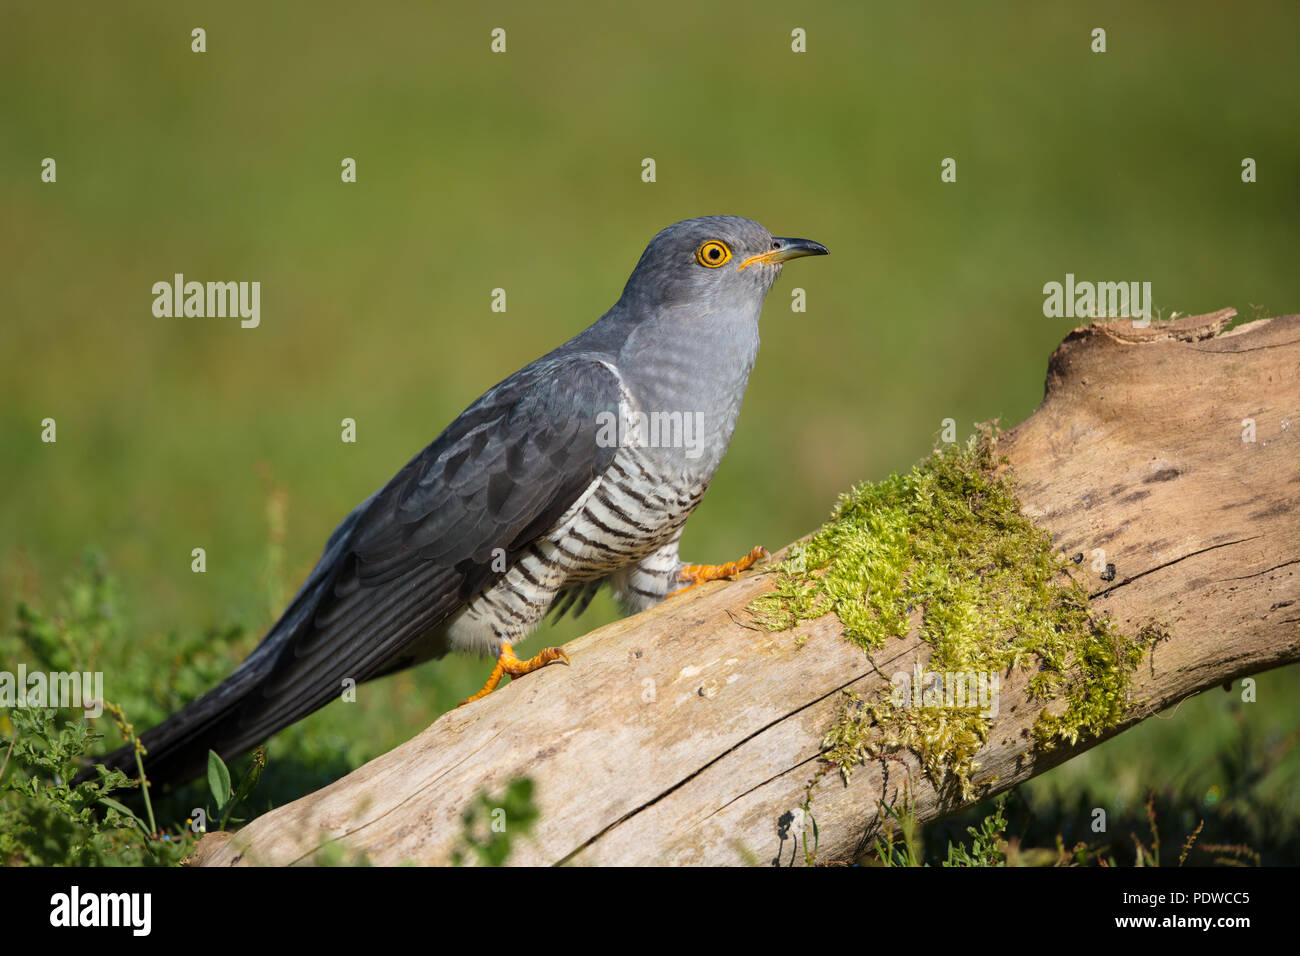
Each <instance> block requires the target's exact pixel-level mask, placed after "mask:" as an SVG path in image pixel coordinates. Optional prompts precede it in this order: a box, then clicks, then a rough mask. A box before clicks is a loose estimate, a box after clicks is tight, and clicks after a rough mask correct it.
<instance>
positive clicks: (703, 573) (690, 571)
mask: <svg viewBox="0 0 1300 956" xmlns="http://www.w3.org/2000/svg"><path fill="white" fill-rule="evenodd" d="M766 557H768V553H767V548H765V547H763V546H762V545H761V544H760V545H759V546H758V547H756V548H754V550H752V551H750V552H749V554H747V555H745V556H744V557H743V558H741V559H740V560H739V561H728V562H727V563H726V564H688V565H685V566H684V567H683V568H682V569H681V570H680V571H678V572H677V577H678V578H679V579H681V580H682V581H689V582H690V584H688V585H686V587H684V588H678V589H677V590H676V591H674V592H673V593H672V594H670V595H668V596H669V597H674V596H675V595H678V594H681V593H682V592H683V591H689V590H690V589H691V588H693V587H695V585H697V584H703V583H704V582H705V581H720V580H722V579H723V578H730V577H735V576H736V575H737V574H739V573H740V572H741V571H748V570H749V569H750V568H752V567H753V566H754V564H755V563H756V562H757V561H758V559H759V558H766Z"/></svg>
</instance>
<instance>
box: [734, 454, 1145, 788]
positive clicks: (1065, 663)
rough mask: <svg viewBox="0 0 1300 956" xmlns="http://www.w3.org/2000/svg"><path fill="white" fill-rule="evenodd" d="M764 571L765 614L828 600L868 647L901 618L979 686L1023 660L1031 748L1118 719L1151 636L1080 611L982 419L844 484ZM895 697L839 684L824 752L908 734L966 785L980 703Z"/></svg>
mask: <svg viewBox="0 0 1300 956" xmlns="http://www.w3.org/2000/svg"><path fill="white" fill-rule="evenodd" d="M774 570H775V573H776V574H777V585H776V588H775V590H774V591H772V592H771V593H770V594H767V595H764V596H762V597H760V598H758V599H757V600H755V601H754V603H753V604H752V605H751V610H752V612H753V613H754V615H755V617H756V618H757V619H758V621H759V622H760V623H762V624H764V625H765V626H766V627H768V628H770V629H773V630H783V629H786V628H789V627H793V626H794V625H795V624H797V623H798V622H800V621H803V620H807V619H811V618H815V617H820V616H822V615H824V614H827V613H834V614H835V615H836V616H837V617H838V618H839V620H840V622H841V623H842V624H843V626H844V633H845V635H846V636H847V637H848V638H849V639H850V640H852V641H854V642H855V643H856V644H858V645H859V646H860V647H861V648H862V649H863V650H864V651H866V652H868V654H869V653H870V652H871V651H874V650H876V649H878V648H880V647H881V646H883V645H884V643H885V641H886V640H888V639H889V638H891V637H904V636H906V635H907V634H909V633H911V632H912V631H914V630H915V631H916V632H917V633H919V635H920V637H921V639H922V640H924V641H925V642H926V643H927V644H929V645H930V649H931V650H930V659H929V661H928V664H927V665H926V671H927V672H928V673H929V674H934V673H939V674H951V673H960V674H967V675H973V674H980V675H985V676H986V677H987V679H988V681H989V684H990V687H991V688H992V687H995V686H996V685H995V684H994V682H1000V680H1001V677H1002V676H1005V675H1006V674H1008V673H1010V672H1011V671H1012V670H1013V669H1016V668H1021V669H1033V670H1036V673H1035V674H1034V676H1033V677H1032V678H1031V680H1030V683H1029V689H1030V694H1031V697H1032V698H1033V699H1035V700H1040V701H1049V702H1053V701H1054V702H1055V703H1053V704H1050V705H1049V706H1048V707H1047V708H1045V709H1044V711H1043V713H1042V714H1040V716H1039V718H1038V721H1037V723H1036V725H1035V727H1034V736H1035V740H1036V742H1037V744H1038V745H1039V746H1041V747H1043V748H1045V749H1046V748H1050V747H1052V746H1053V745H1054V744H1055V743H1056V742H1058V741H1061V740H1065V741H1069V742H1070V743H1074V742H1076V741H1077V740H1078V739H1079V737H1080V735H1083V734H1092V735H1098V734H1102V733H1104V732H1106V731H1107V730H1109V729H1111V728H1113V727H1115V726H1116V725H1117V724H1118V723H1119V722H1120V720H1121V719H1122V718H1123V716H1124V714H1125V711H1126V708H1127V707H1128V706H1129V699H1128V698H1129V689H1130V685H1131V680H1132V675H1133V672H1134V670H1135V669H1136V667H1137V665H1138V663H1139V661H1140V660H1141V659H1142V656H1143V654H1144V653H1145V649H1146V647H1147V646H1148V645H1149V643H1150V642H1151V641H1152V640H1153V637H1152V635H1151V634H1148V633H1146V632H1145V631H1144V633H1143V634H1141V635H1139V637H1138V639H1136V640H1134V639H1129V638H1127V637H1125V636H1124V635H1122V634H1120V633H1119V632H1118V631H1117V630H1116V629H1115V627H1114V626H1113V625H1112V623H1111V622H1110V621H1109V620H1108V619H1106V618H1104V617H1101V616H1100V615H1096V614H1093V613H1092V609H1091V607H1090V604H1089V600H1088V595H1087V593H1086V592H1085V591H1084V590H1083V588H1082V587H1081V586H1079V584H1077V583H1076V582H1074V581H1073V580H1071V579H1070V578H1069V576H1068V575H1067V574H1066V573H1065V571H1064V561H1063V559H1062V558H1061V557H1060V556H1058V555H1056V554H1054V553H1053V551H1052V547H1051V540H1050V538H1049V536H1048V534H1047V533H1046V532H1045V531H1043V530H1042V529H1040V528H1037V527H1035V526H1034V524H1033V523H1032V522H1031V521H1030V520H1029V519H1028V518H1026V517H1025V516H1024V515H1023V514H1021V511H1020V505H1019V501H1018V500H1017V498H1016V495H1015V491H1014V488H1013V482H1012V477H1011V474H1010V471H1009V469H1008V468H1006V467H1005V461H1000V460H998V458H997V456H996V435H995V433H994V432H993V431H992V430H991V429H987V430H984V431H981V432H980V433H979V434H977V435H975V436H973V437H972V438H971V440H970V441H969V442H968V443H967V444H966V445H965V446H964V447H963V446H960V445H952V446H948V447H945V448H941V449H939V450H937V451H935V452H934V453H932V454H931V455H930V457H929V458H927V459H926V460H925V461H923V462H921V463H920V464H919V465H917V466H916V467H914V468H913V469H912V470H911V471H910V472H908V473H906V474H899V475H893V476H891V477H889V478H886V479H885V480H884V481H880V482H875V483H868V484H863V485H860V486H858V487H856V488H854V489H853V490H852V491H851V492H849V493H848V494H847V495H844V496H842V497H841V498H840V500H839V503H838V504H837V505H836V507H835V509H834V511H833V513H832V515H831V520H830V521H829V522H828V523H827V524H825V525H823V526H822V527H821V528H820V529H818V530H817V531H816V532H814V533H813V534H812V535H811V537H809V538H808V539H807V540H806V541H805V542H803V543H802V544H801V545H799V546H796V548H794V549H792V550H791V553H790V554H789V555H788V556H787V558H786V559H785V560H784V561H783V562H781V563H780V564H779V565H777V566H776V567H775V568H774ZM918 668H919V665H918ZM905 683H906V684H908V685H911V684H912V682H911V681H907V682H905ZM915 686H916V687H917V688H920V687H921V686H922V680H921V675H920V673H919V670H918V673H917V675H916V681H915ZM909 689H910V687H909ZM949 693H951V690H949ZM903 696H904V697H906V696H907V695H903ZM899 698H900V693H899V689H894V688H891V689H889V690H882V691H880V692H879V693H878V694H876V695H875V696H874V697H872V698H869V699H862V698H860V697H858V696H857V695H855V694H852V693H846V694H845V695H844V697H843V698H842V702H841V703H842V706H841V709H840V713H839V716H838V718H837V719H836V721H835V723H834V724H833V725H832V727H831V728H830V730H829V731H828V733H827V735H826V739H825V746H826V748H827V759H829V760H830V761H831V762H832V763H834V764H835V765H836V766H837V767H839V768H840V770H841V772H842V773H843V775H844V777H845V778H846V780H847V778H848V776H849V773H850V772H851V769H852V767H853V766H855V765H856V764H858V763H860V762H862V761H864V760H865V759H867V758H868V757H874V756H879V755H881V754H884V753H889V752H892V751H895V750H899V749H909V750H912V751H914V752H915V753H916V754H917V755H918V756H919V757H920V759H921V762H922V765H923V766H924V768H925V771H926V773H927V774H928V775H929V776H930V777H931V779H932V780H933V781H934V782H935V783H936V785H937V786H951V787H954V788H955V789H956V791H957V792H958V793H959V794H960V796H961V798H962V799H967V800H968V799H971V798H972V797H973V795H974V794H973V787H972V785H971V775H972V774H973V773H974V771H975V770H976V769H977V767H978V765H977V764H976V763H975V755H976V753H977V752H978V751H979V749H980V748H981V747H982V746H983V745H984V743H985V741H986V740H987V738H988V733H989V729H990V727H991V726H992V716H993V715H992V714H991V713H989V708H987V707H985V708H981V707H980V706H978V705H976V706H953V701H952V700H951V699H949V701H948V706H931V705H930V704H931V699H930V698H929V696H928V695H926V697H925V700H924V703H925V706H908V705H907V704H908V701H906V700H905V701H904V702H902V703H900V700H899ZM961 703H962V701H961V700H960V699H959V700H958V701H957V704H959V705H960V704H961Z"/></svg>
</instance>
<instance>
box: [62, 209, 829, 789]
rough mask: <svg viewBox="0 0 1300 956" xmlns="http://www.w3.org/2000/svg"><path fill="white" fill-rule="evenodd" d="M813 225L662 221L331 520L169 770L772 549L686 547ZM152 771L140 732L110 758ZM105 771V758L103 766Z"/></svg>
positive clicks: (112, 763) (731, 570)
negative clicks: (604, 599)
mask: <svg viewBox="0 0 1300 956" xmlns="http://www.w3.org/2000/svg"><path fill="white" fill-rule="evenodd" d="M826 253H827V250H826V247H825V246H822V245H821V244H819V243H816V242H812V241H810V240H807V239H785V238H777V237H774V236H772V234H771V233H769V232H768V231H767V230H766V229H764V228H763V227H762V226H761V225H759V224H758V223H756V222H754V221H752V220H749V219H743V218H740V217H736V216H707V217H703V218H699V219H688V220H686V221H684V222H679V223H676V224H675V225H672V226H669V227H668V228H666V229H664V230H663V231H662V232H660V233H659V234H658V235H656V236H655V237H654V239H653V240H651V242H650V244H649V245H648V246H647V247H646V249H645V252H644V253H643V254H642V255H641V258H640V261H639V262H638V263H637V265H636V268H635V269H634V270H633V271H632V275H631V276H630V277H629V278H628V280H627V284H626V286H625V287H624V289H623V294H622V295H621V296H620V297H619V299H618V301H617V302H616V303H615V304H614V306H613V308H611V309H610V310H609V311H608V312H606V313H605V314H604V315H603V316H601V317H600V318H599V319H598V320H596V322H595V323H593V324H592V325H591V326H589V327H588V328H586V329H585V330H583V331H582V332H579V333H578V334H577V335H575V336H574V337H573V338H571V339H570V340H569V341H567V342H565V343H564V344H563V345H561V346H559V347H558V348H556V349H555V350H554V351H552V352H550V353H548V354H546V355H544V356H542V357H541V358H539V359H537V360H536V361H535V362H532V363H531V364H529V365H526V366H525V367H524V368H522V369H520V370H519V371H518V372H515V373H514V374H513V375H511V376H510V377H509V378H507V379H505V380H504V381H502V382H501V383H499V384H498V385H496V386H494V387H493V388H491V389H489V390H488V391H487V392H485V393H484V394H483V395H482V396H481V397H480V398H479V399H478V400H477V401H475V402H474V403H473V404H472V405H470V406H469V407H468V408H467V409H465V411H464V412H462V413H461V414H460V415H459V416H458V417H457V418H456V419H455V421H453V422H452V423H451V424H450V425H449V426H447V428H446V430H444V431H443V432H442V434H441V435H439V436H438V437H437V438H436V439H434V441H433V443H432V444H430V445H429V446H428V447H427V448H425V449H424V450H423V451H421V452H420V453H419V454H418V455H416V456H415V457H414V458H412V459H411V460H410V461H409V462H408V463H407V464H406V466H405V467H404V468H402V469H401V471H399V472H398V473H397V475H396V476H394V477H393V479H392V480H391V481H389V482H388V484H386V485H385V486H384V487H383V488H381V489H380V490H379V491H378V492H376V493H375V494H374V495H372V496H371V497H369V498H368V499H366V500H365V501H363V502H362V503H361V504H360V505H358V506H357V507H356V508H355V509H354V510H353V511H352V513H351V514H349V515H348V516H347V517H346V518H344V519H343V522H342V523H341V524H340V525H339V526H338V528H337V529H336V530H335V531H334V532H333V534H332V535H330V537H329V540H328V542H327V543H326V545H325V550H324V553H323V554H322V555H321V557H320V560H319V561H318V562H317V563H316V566H315V568H314V569H313V570H312V571H311V573H310V574H309V575H308V577H307V580H306V581H305V582H304V583H303V585H302V587H301V588H300V589H299V591H298V593H297V595H296V596H295V597H294V598H293V600H292V602H290V604H289V606H288V608H287V609H286V610H285V611H284V614H283V615H282V616H281V617H280V619H279V621H278V622H276V624H275V625H274V626H273V627H272V628H271V630H270V631H269V632H268V633H267V635H266V636H265V637H264V638H263V639H262V641H261V643H260V644H259V645H258V646H257V647H256V648H255V649H254V650H253V652H252V653H251V654H250V655H249V657H248V658H247V659H246V660H245V661H244V662H243V663H242V664H241V665H240V666H239V667H238V668H237V669H236V670H235V671H234V672H233V673H232V674H231V675H230V677H228V678H227V679H226V680H225V681H224V682H222V683H221V684H220V685H218V686H217V687H216V688H214V689H213V690H211V691H209V692H208V693H206V694H204V695H203V696H202V697H199V698H198V699H196V700H195V701H194V702H193V703H191V704H189V705H188V706H187V707H185V708H184V709H182V710H180V711H179V712H177V713H176V714H174V715H172V716H171V717H169V718H168V719H167V720H166V721H164V722H163V723H162V724H160V725H158V726H157V727H155V728H153V729H152V730H149V731H147V732H146V733H145V734H144V735H143V736H142V738H141V741H142V743H143V745H144V747H145V749H146V751H147V754H146V756H145V758H144V767H145V774H146V776H147V777H148V779H149V780H150V782H151V785H153V786H159V785H169V784H175V783H180V782H183V781H184V780H186V779H189V778H191V777H193V776H196V775H198V774H199V773H200V772H201V771H202V769H203V767H204V766H205V762H206V759H207V753H208V750H209V749H211V750H215V751H216V752H217V753H218V754H220V755H221V756H223V757H231V756H237V755H239V754H240V753H243V752H245V751H247V750H249V749H250V748H252V747H253V746H255V745H257V744H258V743H260V742H262V741H263V740H265V739H266V738H267V737H269V736H270V735H271V734H273V733H275V732H276V731H278V730H280V729H281V728H283V727H285V726H287V725H289V724H291V723H293V722H294V721H297V720H299V719H301V718H303V717H305V716H306V715H308V714H310V713H312V712H313V711H315V710H318V709H319V708H321V707H322V706H324V705H325V704H327V703H328V702H329V701H331V700H333V699H334V698H336V697H338V696H340V695H341V693H342V691H343V688H345V687H347V686H349V682H355V683H356V684H359V683H361V682H363V681H367V680H371V679H373V678H376V677H380V676H383V675H385V674H389V673H392V672H394V671H397V670H400V669H402V668H406V667H410V666H412V665H414V664H418V663H421V662H423V661H426V660H429V659H431V658H439V657H442V656H444V655H445V654H447V653H448V652H450V651H467V652H476V653H478V654H481V655H485V656H488V657H491V658H494V659H495V661H496V664H495V666H494V668H493V669H492V672H491V676H490V677H489V679H488V681H487V683H486V685H485V686H484V687H483V689H482V690H481V691H479V693H478V694H475V695H474V696H473V697H471V698H470V699H469V700H468V701H466V702H465V703H466V704H470V703H472V702H473V701H475V700H477V699H479V698H481V697H482V696H483V695H485V694H487V693H489V692H491V691H492V690H493V689H494V688H495V687H496V686H497V684H498V683H499V682H500V680H501V679H502V677H504V676H506V675H509V676H510V677H511V678H517V677H520V676H522V675H524V674H527V673H529V672H531V671H534V670H536V669H538V668H540V667H544V666H546V665H547V664H550V663H553V662H557V661H560V662H565V663H568V657H567V656H566V655H565V653H564V652H563V651H562V650H560V649H558V648H553V647H550V648H546V649H545V650H543V651H541V652H540V653H538V654H537V655H536V656H534V657H532V658H530V659H521V658H519V657H517V656H516V655H515V650H514V647H515V644H516V643H517V642H518V641H520V640H521V639H522V638H524V637H525V636H526V635H527V634H528V633H529V632H530V631H531V630H532V629H533V628H534V627H536V626H537V624H538V623H539V622H540V621H541V620H542V619H543V617H544V616H546V615H547V613H548V612H553V613H554V614H555V615H556V616H559V615H562V614H564V613H565V612H567V611H572V612H574V613H581V612H582V610H583V609H584V608H585V607H586V606H587V604H588V602H589V601H590V600H591V598H592V596H593V595H594V594H595V592H596V590H597V589H598V588H599V587H601V586H602V585H606V584H607V585H609V587H610V588H611V590H612V591H613V593H614V596H615V597H616V598H617V599H618V601H619V603H620V604H621V605H622V607H623V608H624V609H625V610H626V611H627V612H628V613H635V612H637V611H640V610H643V609H645V608H648V607H651V606H653V605H655V604H657V603H659V602H660V601H663V600H664V599H665V598H667V597H669V596H670V595H672V594H674V593H676V592H678V591H680V590H684V589H686V588H689V587H692V586H694V585H695V584H697V583H700V582H703V581H709V580H715V579H719V578H724V577H730V576H732V575H734V574H736V573H738V572H740V571H743V570H745V569H747V568H749V567H750V566H752V565H753V564H754V563H755V561H757V560H758V559H759V558H760V557H761V555H762V549H761V548H755V549H754V550H753V551H751V552H750V553H749V554H748V555H746V556H745V557H744V558H741V559H740V560H739V561H733V562H731V563H728V564H722V565H694V564H686V563H684V562H683V561H682V560H681V559H680V558H679V557H678V553H677V546H678V541H679V539H680V537H681V534H682V526H683V525H684V524H685V522H686V519H687V518H688V517H689V516H690V514H691V512H692V511H693V510H694V509H695V507H696V505H698V504H699V502H700V499H701V497H702V496H703V495H704V492H705V490H706V489H707V488H708V487H709V482H710V481H711V480H712V478H713V475H714V472H715V471H716V470H717V468H718V464H719V463H720V462H721V460H722V457H723V454H724V453H725V452H726V450H727V446H728V445H729V443H730V441H731V436H732V432H733V430H734V429H735V426H736V419H737V416H738V415H739V413H740V405H741V399H742V398H743V397H744V394H745V386H746V382H747V381H748V378H749V373H750V370H751V368H752V367H753V365H754V360H755V357H756V356H757V354H758V341H759V338H758V318H759V312H760V311H761V309H762V306H763V300H764V298H765V297H766V295H767V292H768V290H769V289H770V288H771V287H772V283H773V282H775V281H776V278H777V276H779V275H780V274H781V268H782V263H783V262H785V261H786V260H789V259H793V258H796V257H798V256H813V255H825V254H826ZM102 762H103V763H104V764H105V765H106V766H108V767H110V768H112V767H120V768H122V769H125V770H127V771H128V774H131V773H133V771H134V755H133V753H132V752H131V751H130V750H129V749H128V748H125V747H124V748H122V749H121V750H118V751H116V752H114V753H112V754H110V755H109V756H108V757H106V758H105V759H104V760H103V761H102ZM91 772H92V771H90V770H87V771H85V772H84V774H83V776H84V775H89V774H90V773H91Z"/></svg>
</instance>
